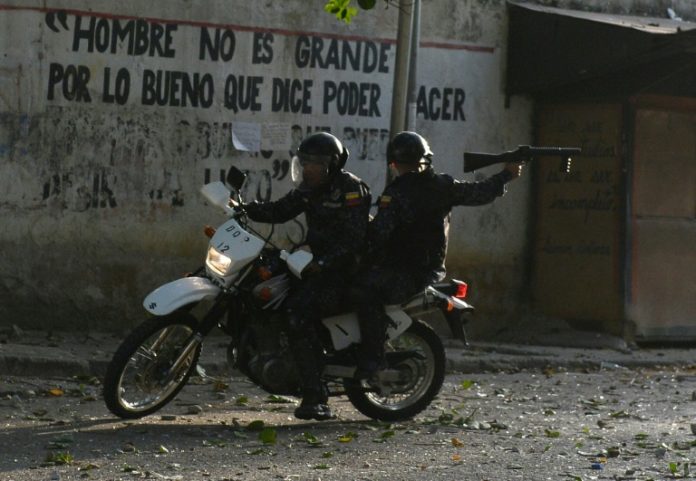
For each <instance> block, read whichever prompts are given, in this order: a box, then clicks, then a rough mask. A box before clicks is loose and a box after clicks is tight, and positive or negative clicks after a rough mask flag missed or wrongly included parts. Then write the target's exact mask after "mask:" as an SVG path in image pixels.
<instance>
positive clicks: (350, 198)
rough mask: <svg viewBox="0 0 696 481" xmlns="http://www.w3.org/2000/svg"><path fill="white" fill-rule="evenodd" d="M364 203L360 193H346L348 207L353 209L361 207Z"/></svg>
mask: <svg viewBox="0 0 696 481" xmlns="http://www.w3.org/2000/svg"><path fill="white" fill-rule="evenodd" d="M361 203H362V196H361V195H360V192H348V193H346V205H347V206H348V207H352V206H355V205H360V204H361Z"/></svg>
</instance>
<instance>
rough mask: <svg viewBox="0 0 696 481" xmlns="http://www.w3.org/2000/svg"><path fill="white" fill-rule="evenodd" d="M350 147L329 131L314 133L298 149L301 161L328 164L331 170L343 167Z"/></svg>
mask: <svg viewBox="0 0 696 481" xmlns="http://www.w3.org/2000/svg"><path fill="white" fill-rule="evenodd" d="M348 155H349V154H348V149H346V148H345V147H344V146H343V144H342V143H341V141H340V140H338V139H337V138H336V137H335V136H333V135H331V134H329V133H327V132H318V133H316V134H312V135H310V136H309V137H307V138H306V139H304V140H303V141H302V143H301V144H300V146H299V147H298V149H297V157H299V160H300V162H318V163H323V164H326V165H327V166H328V168H329V171H335V170H339V169H342V168H343V167H344V166H345V165H346V161H347V160H348Z"/></svg>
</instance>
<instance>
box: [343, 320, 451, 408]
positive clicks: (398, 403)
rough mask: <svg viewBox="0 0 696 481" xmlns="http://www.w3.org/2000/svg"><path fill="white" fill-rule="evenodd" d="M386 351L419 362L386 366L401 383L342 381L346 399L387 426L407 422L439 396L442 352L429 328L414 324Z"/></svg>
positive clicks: (407, 361)
mask: <svg viewBox="0 0 696 481" xmlns="http://www.w3.org/2000/svg"><path fill="white" fill-rule="evenodd" d="M385 350H386V351H387V352H389V351H401V350H409V351H411V350H412V351H416V352H417V353H418V354H420V355H421V356H422V359H420V358H418V357H412V358H410V359H407V360H405V361H402V362H400V363H399V364H397V365H395V366H389V369H396V370H398V371H401V373H402V379H400V381H399V382H396V383H390V385H385V386H380V385H379V384H373V385H371V384H370V382H368V381H355V380H354V379H345V380H344V387H345V390H346V395H347V396H348V399H349V400H350V402H351V403H352V404H353V406H355V408H356V409H357V410H358V411H360V412H361V413H362V414H364V415H365V416H367V417H369V418H372V419H377V420H380V421H389V422H391V421H402V420H405V419H410V418H412V417H413V416H415V415H416V414H418V413H420V412H421V411H423V410H424V409H425V408H426V407H428V405H430V403H431V401H432V400H433V399H434V398H435V396H436V395H437V394H438V392H440V388H441V387H442V383H443V382H444V380H445V349H444V347H443V346H442V341H441V340H440V338H439V337H438V335H437V333H435V331H434V330H433V329H432V328H431V327H430V326H429V325H427V324H425V323H424V322H421V321H418V320H414V321H413V324H411V325H410V326H409V328H408V329H407V330H406V332H404V333H403V334H402V335H401V336H399V337H397V338H396V339H392V340H390V341H388V342H387V344H386V345H385Z"/></svg>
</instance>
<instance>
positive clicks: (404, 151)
mask: <svg viewBox="0 0 696 481" xmlns="http://www.w3.org/2000/svg"><path fill="white" fill-rule="evenodd" d="M432 158H433V151H432V150H430V146H429V145H428V141H427V140H425V139H424V138H423V137H421V136H420V135H418V134H417V133H415V132H399V133H398V134H396V135H395V136H394V138H393V139H391V141H390V142H389V145H387V163H391V162H398V163H400V164H417V163H419V162H421V160H423V159H425V160H426V161H427V162H426V163H428V164H429V163H431V162H432Z"/></svg>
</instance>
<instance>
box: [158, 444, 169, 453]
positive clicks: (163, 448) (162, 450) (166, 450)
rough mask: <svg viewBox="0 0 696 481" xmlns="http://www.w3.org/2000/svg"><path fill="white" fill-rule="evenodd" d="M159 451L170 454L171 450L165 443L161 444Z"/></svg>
mask: <svg viewBox="0 0 696 481" xmlns="http://www.w3.org/2000/svg"><path fill="white" fill-rule="evenodd" d="M158 451H159V453H160V454H169V450H168V449H167V447H166V446H164V445H160V447H159V448H158Z"/></svg>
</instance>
